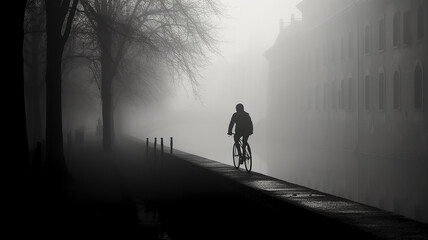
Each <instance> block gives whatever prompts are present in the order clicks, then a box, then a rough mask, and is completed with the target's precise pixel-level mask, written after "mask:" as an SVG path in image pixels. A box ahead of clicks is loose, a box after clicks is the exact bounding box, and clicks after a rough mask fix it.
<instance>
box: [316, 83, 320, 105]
mask: <svg viewBox="0 0 428 240" xmlns="http://www.w3.org/2000/svg"><path fill="white" fill-rule="evenodd" d="M315 109H316V110H319V109H320V89H319V86H318V85H317V86H316V87H315Z"/></svg>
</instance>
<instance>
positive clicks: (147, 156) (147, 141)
mask: <svg viewBox="0 0 428 240" xmlns="http://www.w3.org/2000/svg"><path fill="white" fill-rule="evenodd" d="M148 159H149V138H146V160H148Z"/></svg>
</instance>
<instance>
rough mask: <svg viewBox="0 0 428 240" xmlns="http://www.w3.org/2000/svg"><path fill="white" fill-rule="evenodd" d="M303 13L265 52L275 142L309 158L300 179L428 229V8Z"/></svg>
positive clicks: (379, 6)
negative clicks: (279, 127)
mask: <svg viewBox="0 0 428 240" xmlns="http://www.w3.org/2000/svg"><path fill="white" fill-rule="evenodd" d="M298 8H299V9H300V10H301V12H302V21H301V22H298V23H296V22H293V23H291V24H290V25H289V26H287V27H285V28H283V29H282V30H281V31H280V34H279V36H278V39H277V41H276V43H275V44H274V46H272V48H271V49H269V50H268V51H267V52H266V57H267V59H268V61H269V63H270V82H269V86H270V98H271V102H270V104H269V106H270V111H269V119H270V121H271V122H272V123H271V124H272V125H275V124H276V125H278V124H279V125H281V123H282V125H286V127H285V128H284V130H283V132H282V133H281V134H277V132H272V133H271V135H272V136H276V139H278V140H277V141H278V142H284V141H282V140H281V139H284V138H285V139H288V140H285V142H286V143H287V144H297V145H298V146H300V148H297V147H293V149H301V150H303V151H299V152H300V153H301V154H298V156H299V157H302V156H304V158H305V159H306V160H305V164H306V165H304V167H302V166H303V165H302V164H300V165H299V164H295V165H294V166H300V167H301V169H302V170H301V171H302V172H303V173H302V172H299V174H297V173H296V174H294V176H295V177H292V178H293V180H298V179H301V180H299V181H300V183H301V184H305V185H308V186H310V187H314V188H317V189H319V190H323V191H327V192H331V193H333V194H336V195H341V196H343V197H347V198H350V199H353V200H356V201H359V202H363V203H367V204H369V205H373V206H376V207H380V208H383V209H386V210H391V211H395V212H397V213H400V214H403V215H406V216H408V217H411V218H415V219H417V220H422V221H425V222H428V78H427V74H428V16H427V13H428V1H424V0H329V1H317V0H304V1H302V2H301V3H299V4H298ZM284 95H287V96H286V97H284ZM283 123H287V124H283ZM301 146H305V148H302V147H301ZM308 148H310V149H311V150H310V151H307V149H308ZM308 152H312V153H308ZM316 159H318V160H316ZM319 159H322V160H323V161H320V160H319ZM296 161H297V160H296ZM315 172H316V173H317V174H311V173H315ZM290 175H292V176H293V174H290ZM296 175H300V176H299V177H297V176H296ZM302 176H305V177H302ZM314 176H316V177H314Z"/></svg>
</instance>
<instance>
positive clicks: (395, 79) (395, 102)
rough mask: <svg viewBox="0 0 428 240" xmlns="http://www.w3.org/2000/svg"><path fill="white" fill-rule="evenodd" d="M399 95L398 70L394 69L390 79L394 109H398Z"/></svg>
mask: <svg viewBox="0 0 428 240" xmlns="http://www.w3.org/2000/svg"><path fill="white" fill-rule="evenodd" d="M400 97H401V95H400V74H399V73H398V71H395V72H394V77H393V80H392V108H393V109H394V110H399V109H400V104H401V99H400Z"/></svg>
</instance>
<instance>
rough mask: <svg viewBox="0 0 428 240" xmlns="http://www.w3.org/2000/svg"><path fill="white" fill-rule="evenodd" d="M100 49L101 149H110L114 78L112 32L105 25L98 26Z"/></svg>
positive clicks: (112, 127) (112, 125)
mask: <svg viewBox="0 0 428 240" xmlns="http://www.w3.org/2000/svg"><path fill="white" fill-rule="evenodd" d="M99 34H100V42H102V44H101V47H100V50H101V100H102V111H103V113H102V115H103V150H104V151H110V150H111V149H112V145H113V142H114V139H113V137H114V135H113V132H114V124H113V111H112V89H111V88H112V82H113V78H114V73H113V60H112V55H111V54H112V39H113V36H112V33H111V32H110V30H109V29H108V26H107V25H104V23H101V26H100V33H99Z"/></svg>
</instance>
